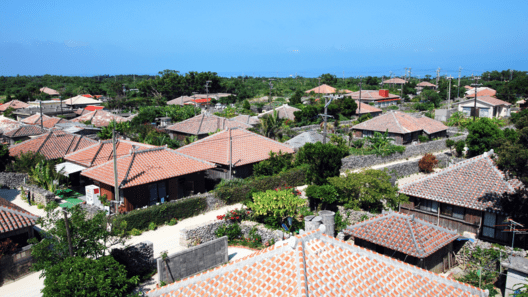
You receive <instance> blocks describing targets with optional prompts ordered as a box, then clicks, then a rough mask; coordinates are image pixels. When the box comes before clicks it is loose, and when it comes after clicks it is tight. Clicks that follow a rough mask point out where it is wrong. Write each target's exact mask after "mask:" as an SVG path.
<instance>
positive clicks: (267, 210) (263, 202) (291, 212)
mask: <svg viewBox="0 0 528 297" xmlns="http://www.w3.org/2000/svg"><path fill="white" fill-rule="evenodd" d="M305 205H306V200H305V199H303V198H301V197H299V196H298V195H296V194H294V193H293V192H292V191H291V190H290V189H286V190H267V191H266V192H260V193H255V194H253V202H250V203H248V204H247V206H248V207H249V208H250V209H251V210H252V211H253V212H254V213H255V216H257V217H268V218H273V219H274V220H275V221H277V222H282V221H284V220H285V219H286V218H288V217H292V218H296V217H298V215H299V209H300V208H301V207H303V206H305Z"/></svg>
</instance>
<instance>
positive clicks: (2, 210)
mask: <svg viewBox="0 0 528 297" xmlns="http://www.w3.org/2000/svg"><path fill="white" fill-rule="evenodd" d="M37 219H38V216H36V215H34V214H31V213H29V212H27V211H25V210H24V209H23V208H21V207H19V206H17V205H15V204H13V203H11V202H9V201H7V200H6V199H4V198H2V197H0V234H1V233H6V232H11V231H15V230H18V229H22V228H25V227H29V226H33V225H35V222H36V220H37Z"/></svg>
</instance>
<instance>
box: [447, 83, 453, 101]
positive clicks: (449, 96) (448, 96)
mask: <svg viewBox="0 0 528 297" xmlns="http://www.w3.org/2000/svg"><path fill="white" fill-rule="evenodd" d="M447 79H448V80H449V91H448V93H447V94H448V95H447V110H449V105H451V80H452V79H453V77H452V76H451V75H449V77H447Z"/></svg>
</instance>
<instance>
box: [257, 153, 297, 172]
mask: <svg viewBox="0 0 528 297" xmlns="http://www.w3.org/2000/svg"><path fill="white" fill-rule="evenodd" d="M269 155H270V158H269V159H267V160H264V161H261V162H258V163H256V164H255V165H253V175H255V176H271V175H274V174H277V173H280V172H284V171H286V170H288V169H291V168H293V154H284V153H282V152H281V151H279V153H274V152H272V151H270V152H269Z"/></svg>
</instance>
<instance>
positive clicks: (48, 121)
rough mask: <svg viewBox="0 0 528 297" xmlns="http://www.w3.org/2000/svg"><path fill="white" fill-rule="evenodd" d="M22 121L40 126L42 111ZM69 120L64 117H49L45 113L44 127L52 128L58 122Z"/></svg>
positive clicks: (43, 118) (43, 116)
mask: <svg viewBox="0 0 528 297" xmlns="http://www.w3.org/2000/svg"><path fill="white" fill-rule="evenodd" d="M21 122H22V123H25V124H30V125H38V126H40V113H37V114H34V115H32V116H29V117H27V118H25V119H23V120H22V121H21ZM69 122H70V121H68V120H65V119H62V118H57V117H49V116H47V115H45V114H43V115H42V125H43V126H44V128H48V129H50V128H53V127H54V126H55V125H56V124H63V123H69Z"/></svg>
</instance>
